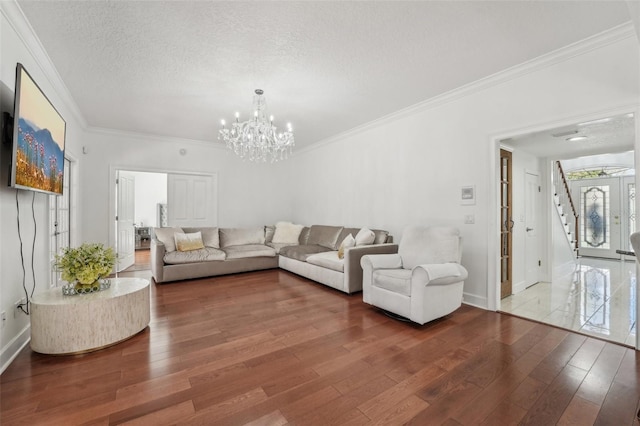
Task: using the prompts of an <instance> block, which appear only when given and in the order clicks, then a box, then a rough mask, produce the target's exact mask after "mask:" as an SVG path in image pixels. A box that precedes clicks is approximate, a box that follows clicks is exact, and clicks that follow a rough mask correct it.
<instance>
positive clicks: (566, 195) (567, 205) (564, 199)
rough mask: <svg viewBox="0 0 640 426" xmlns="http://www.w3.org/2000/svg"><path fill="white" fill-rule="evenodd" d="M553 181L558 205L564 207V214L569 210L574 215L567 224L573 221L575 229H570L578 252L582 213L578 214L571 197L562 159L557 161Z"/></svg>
mask: <svg viewBox="0 0 640 426" xmlns="http://www.w3.org/2000/svg"><path fill="white" fill-rule="evenodd" d="M553 182H554V186H555V191H556V194H555V195H556V197H558V206H561V207H562V212H563V215H564V214H567V212H568V213H569V214H570V215H571V216H572V219H573V220H572V222H573V223H571V222H570V221H569V220H567V221H566V223H567V224H569V223H571V226H572V227H573V229H570V232H572V233H573V236H574V238H573V247H574V250H575V251H576V253H577V252H578V248H579V247H580V238H579V237H580V234H579V232H580V222H579V220H580V215H579V214H578V209H577V208H576V205H575V204H574V202H573V198H572V197H571V191H570V190H569V183H568V182H567V178H566V176H565V174H564V170H562V164H560V161H556V167H555V169H554V171H553Z"/></svg>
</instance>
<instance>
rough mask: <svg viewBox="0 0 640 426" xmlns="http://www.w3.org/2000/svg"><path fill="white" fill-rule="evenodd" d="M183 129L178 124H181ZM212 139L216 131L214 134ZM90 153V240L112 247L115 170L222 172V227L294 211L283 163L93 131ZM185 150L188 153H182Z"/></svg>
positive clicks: (86, 230) (86, 181) (85, 191)
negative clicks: (112, 174)
mask: <svg viewBox="0 0 640 426" xmlns="http://www.w3.org/2000/svg"><path fill="white" fill-rule="evenodd" d="M176 125H179V123H176ZM212 134H214V132H213V131H212ZM85 144H86V145H85V146H86V150H85V151H86V152H87V154H85V155H83V156H82V161H83V164H84V165H85V167H84V168H83V173H82V175H81V180H82V188H81V190H82V200H83V209H84V216H83V217H84V220H83V222H82V230H83V235H84V237H85V239H86V240H87V241H95V242H103V243H109V241H110V237H111V236H110V235H109V233H110V231H109V228H110V226H111V225H112V223H113V222H112V221H113V220H114V218H115V213H114V212H110V208H109V200H110V197H113V195H114V191H115V180H114V181H111V179H110V171H111V169H113V168H119V169H125V170H137V171H147V172H165V173H171V172H176V173H199V174H209V173H217V176H218V226H220V227H241V226H259V225H265V224H270V223H276V222H277V221H279V220H283V218H287V217H288V216H289V213H290V211H291V204H290V201H289V199H290V193H289V192H288V191H287V190H286V188H282V187H281V185H279V183H280V182H282V181H284V180H285V179H284V178H282V176H283V171H284V168H283V166H282V164H281V163H276V164H254V163H248V162H243V161H242V160H240V159H239V158H238V157H236V156H235V154H233V153H232V152H230V151H229V150H228V149H226V148H224V146H221V145H220V144H219V143H216V142H213V141H212V142H211V143H203V142H194V141H188V140H177V139H169V138H159V137H153V136H145V135H131V134H124V133H117V132H103V131H91V132H89V133H88V134H87V137H86V139H85ZM181 149H185V150H186V154H185V155H182V154H181V153H180V150H181Z"/></svg>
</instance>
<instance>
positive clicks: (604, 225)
mask: <svg viewBox="0 0 640 426" xmlns="http://www.w3.org/2000/svg"><path fill="white" fill-rule="evenodd" d="M572 192H573V197H574V200H579V201H578V204H579V206H580V207H579V209H580V210H579V214H580V246H579V253H580V255H581V256H593V257H604V258H610V259H620V255H619V254H618V253H616V250H619V249H621V228H622V202H621V199H620V178H618V177H608V178H598V179H582V180H579V181H575V183H574V184H572Z"/></svg>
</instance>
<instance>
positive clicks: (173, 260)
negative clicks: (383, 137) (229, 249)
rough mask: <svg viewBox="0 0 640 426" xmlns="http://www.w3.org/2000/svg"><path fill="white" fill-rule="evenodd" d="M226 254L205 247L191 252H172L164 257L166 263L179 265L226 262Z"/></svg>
mask: <svg viewBox="0 0 640 426" xmlns="http://www.w3.org/2000/svg"><path fill="white" fill-rule="evenodd" d="M225 257H226V255H225V253H224V252H223V251H222V250H220V249H216V248H212V247H205V248H202V249H199V250H191V251H177V250H174V251H171V252H167V253H166V254H165V255H164V263H167V264H169V265H179V264H182V263H195V262H206V261H208V260H224V259H225Z"/></svg>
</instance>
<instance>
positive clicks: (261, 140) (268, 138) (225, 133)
mask: <svg viewBox="0 0 640 426" xmlns="http://www.w3.org/2000/svg"><path fill="white" fill-rule="evenodd" d="M255 93H256V94H255V95H254V96H253V118H252V119H250V120H247V121H242V122H241V121H240V113H239V112H236V121H235V122H234V123H232V124H231V127H230V128H226V127H225V121H224V120H222V121H221V124H222V129H220V131H219V132H218V139H219V140H221V141H224V142H225V143H226V144H227V147H228V148H230V149H231V150H232V151H233V152H235V153H236V155H238V156H239V157H240V158H242V159H245V158H246V159H248V160H249V161H255V162H256V163H264V162H267V161H270V162H271V163H274V162H276V161H278V160H284V159H286V158H287V157H288V156H289V155H290V154H291V152H292V151H293V146H294V144H295V143H294V139H293V130H292V128H291V123H287V131H285V132H278V131H277V127H276V126H275V125H274V124H273V115H272V116H270V117H269V119H268V120H267V102H266V100H265V98H264V96H262V95H263V93H264V92H263V91H262V90H260V89H256V91H255Z"/></svg>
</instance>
